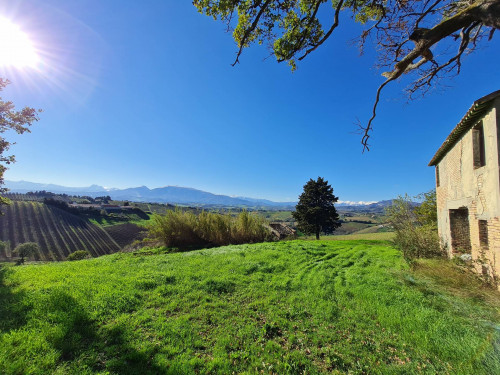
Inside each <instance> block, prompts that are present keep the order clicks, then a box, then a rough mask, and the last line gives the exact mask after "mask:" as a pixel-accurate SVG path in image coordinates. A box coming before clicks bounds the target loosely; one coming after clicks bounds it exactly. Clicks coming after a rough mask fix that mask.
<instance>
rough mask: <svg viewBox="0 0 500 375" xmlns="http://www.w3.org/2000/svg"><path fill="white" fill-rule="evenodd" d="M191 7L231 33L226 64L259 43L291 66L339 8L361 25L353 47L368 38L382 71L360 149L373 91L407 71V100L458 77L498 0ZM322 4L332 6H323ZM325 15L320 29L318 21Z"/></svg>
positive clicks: (245, 0)
mask: <svg viewBox="0 0 500 375" xmlns="http://www.w3.org/2000/svg"><path fill="white" fill-rule="evenodd" d="M193 4H194V5H195V6H196V7H197V8H198V10H199V11H200V12H201V13H204V14H206V15H208V16H211V17H213V18H214V19H220V20H222V21H223V22H225V23H226V25H227V27H228V31H229V30H232V32H233V37H234V40H235V41H236V43H237V45H238V52H237V54H236V59H235V61H234V64H236V63H238V62H239V58H240V56H241V53H242V51H243V49H244V48H246V47H249V46H250V45H251V44H253V43H259V44H262V43H267V44H268V45H269V47H270V49H271V51H272V53H273V54H274V55H275V57H276V59H277V61H278V62H283V61H286V62H288V64H290V65H291V67H292V69H295V68H296V63H297V61H300V60H303V59H304V58H305V57H306V56H308V55H309V54H310V53H311V52H313V51H314V50H316V49H317V48H318V47H319V46H321V45H322V44H323V43H324V42H325V41H326V40H327V39H328V38H329V37H330V36H331V35H332V34H334V31H335V29H337V27H339V25H341V19H340V15H341V13H348V14H350V16H351V17H352V18H353V19H354V20H355V21H356V22H359V23H361V24H362V25H364V29H363V31H362V33H361V35H360V37H359V40H358V42H359V45H360V48H361V49H363V48H364V47H365V44H366V43H367V41H372V42H374V43H376V44H377V46H378V48H377V49H378V52H379V54H378V61H377V62H376V66H377V67H379V68H381V69H384V70H385V71H384V73H383V74H382V75H383V76H384V77H385V81H384V82H383V83H382V84H381V85H380V86H379V88H378V90H377V92H376V97H375V102H374V106H373V113H372V116H371V118H370V120H369V121H368V123H367V124H366V125H361V124H360V126H361V129H362V130H363V138H362V144H363V146H364V148H366V149H368V139H369V137H370V133H371V130H372V122H373V120H374V118H375V116H376V110H377V105H378V102H379V99H380V93H381V90H382V89H383V88H384V87H385V86H386V85H387V84H388V83H389V82H392V81H394V80H397V79H398V78H400V77H401V76H402V75H411V76H412V77H411V80H412V83H411V84H410V86H409V87H408V88H407V92H408V94H409V95H410V98H411V97H412V95H413V94H415V93H417V92H423V93H425V92H426V91H427V90H428V89H430V88H431V87H433V86H434V85H435V83H436V82H437V81H438V80H440V79H441V78H445V77H448V76H450V75H455V74H459V73H460V69H461V64H462V57H463V55H464V54H467V53H470V52H473V51H475V50H476V49H478V48H479V47H480V43H481V42H482V41H483V40H485V39H488V40H490V39H491V38H492V37H493V33H494V31H495V30H496V29H500V0H331V1H329V0H194V1H193ZM328 4H330V6H331V7H332V8H328V9H327V7H328ZM328 11H329V12H328ZM325 12H327V13H328V14H329V16H327V17H326V18H327V19H328V22H329V24H328V25H327V26H326V27H324V26H323V24H322V23H321V22H320V14H321V15H322V17H321V19H324V18H325V17H324V16H323V15H324V14H325ZM342 22H343V21H342ZM431 50H432V51H431ZM234 64H233V65H234Z"/></svg>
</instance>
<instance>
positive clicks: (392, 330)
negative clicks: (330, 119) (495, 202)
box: [0, 241, 500, 375]
mask: <svg viewBox="0 0 500 375" xmlns="http://www.w3.org/2000/svg"><path fill="white" fill-rule="evenodd" d="M450 278H451V279H452V280H450ZM499 306H500V298H499V296H498V293H497V292H496V291H493V290H491V289H488V288H486V287H484V286H483V285H482V284H480V283H479V282H478V281H477V280H476V279H475V278H473V277H470V276H468V274H465V273H463V272H461V271H459V270H458V269H457V268H456V267H455V266H454V265H452V264H451V263H450V262H446V261H427V262H421V263H419V266H418V267H417V268H416V270H415V271H411V270H409V269H408V267H407V265H406V264H405V263H404V261H403V259H402V257H401V255H400V253H399V252H398V251H396V250H395V249H393V248H392V247H391V246H390V245H389V244H388V243H387V242H380V241H291V242H280V243H266V244H255V245H240V246H227V247H221V248H214V249H210V250H200V251H194V252H187V253H175V254H169V253H166V252H165V251H164V250H162V249H151V250H147V249H145V250H142V251H140V252H138V253H129V254H124V253H118V254H113V255H110V256H104V257H101V258H96V259H90V260H83V261H76V262H63V263H53V264H45V265H31V266H22V267H13V266H4V267H3V268H2V269H0V373H1V374H28V373H29V374H49V373H53V374H159V373H162V374H194V373H200V374H232V373H238V374H256V373H265V374H280V375H281V374H331V373H333V374H343V373H349V374H418V373H423V374H436V373H443V374H497V373H500V341H499V340H500V338H499V334H498V330H499V325H498V323H499V315H498V308H499Z"/></svg>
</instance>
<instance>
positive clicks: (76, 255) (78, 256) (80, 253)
mask: <svg viewBox="0 0 500 375" xmlns="http://www.w3.org/2000/svg"><path fill="white" fill-rule="evenodd" d="M85 258H90V254H89V252H88V251H87V250H77V251H74V252H72V253H71V254H69V255H68V256H67V257H66V260H69V261H73V260H82V259H85Z"/></svg>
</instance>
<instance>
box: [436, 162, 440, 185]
mask: <svg viewBox="0 0 500 375" xmlns="http://www.w3.org/2000/svg"><path fill="white" fill-rule="evenodd" d="M440 184H441V182H440V181H439V165H436V186H437V187H439V185H440Z"/></svg>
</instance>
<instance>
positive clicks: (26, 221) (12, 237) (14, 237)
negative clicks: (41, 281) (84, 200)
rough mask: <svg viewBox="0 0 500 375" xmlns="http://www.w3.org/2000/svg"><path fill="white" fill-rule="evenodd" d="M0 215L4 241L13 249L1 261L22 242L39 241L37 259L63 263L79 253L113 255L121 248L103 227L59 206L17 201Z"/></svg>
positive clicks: (0, 237) (0, 235) (0, 236)
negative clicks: (62, 261)
mask: <svg viewBox="0 0 500 375" xmlns="http://www.w3.org/2000/svg"><path fill="white" fill-rule="evenodd" d="M3 212H4V215H3V216H0V240H2V241H6V242H8V243H9V248H7V249H4V250H3V251H0V260H9V259H11V251H12V250H13V249H14V248H15V247H16V246H17V245H18V244H20V243H24V242H36V243H38V245H39V246H40V252H39V253H38V254H36V255H35V259H36V260H63V259H65V258H66V257H67V256H68V255H69V254H70V253H72V252H74V251H77V250H87V251H88V252H89V253H90V254H91V255H92V256H94V257H96V256H100V255H105V254H111V253H114V252H116V251H118V250H120V245H118V244H117V242H116V241H115V240H114V239H113V238H112V237H111V236H110V234H108V232H106V231H105V230H103V229H102V228H101V227H99V226H97V225H94V224H92V223H91V222H89V221H88V220H85V219H82V218H81V217H78V216H76V215H73V214H71V213H68V212H66V211H64V210H61V209H59V208H57V207H53V206H50V205H46V204H43V203H40V202H28V201H13V202H12V204H10V205H8V206H6V207H4V208H3Z"/></svg>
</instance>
